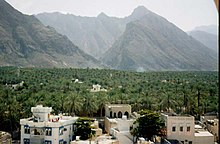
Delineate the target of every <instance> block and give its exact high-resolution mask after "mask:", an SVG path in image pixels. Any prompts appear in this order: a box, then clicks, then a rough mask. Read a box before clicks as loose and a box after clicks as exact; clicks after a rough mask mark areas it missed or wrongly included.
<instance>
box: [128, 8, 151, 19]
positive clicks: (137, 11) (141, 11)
mask: <svg viewBox="0 0 220 144" xmlns="http://www.w3.org/2000/svg"><path fill="white" fill-rule="evenodd" d="M149 12H150V11H149V10H148V9H147V8H145V7H144V6H138V7H137V8H135V9H134V11H133V13H132V14H131V16H132V17H135V18H139V17H142V16H144V15H146V14H148V13H149Z"/></svg>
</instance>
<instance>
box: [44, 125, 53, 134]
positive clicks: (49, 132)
mask: <svg viewBox="0 0 220 144" xmlns="http://www.w3.org/2000/svg"><path fill="white" fill-rule="evenodd" d="M45 135H46V136H52V128H50V127H46V128H45Z"/></svg>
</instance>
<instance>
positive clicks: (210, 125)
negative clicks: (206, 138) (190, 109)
mask: <svg viewBox="0 0 220 144" xmlns="http://www.w3.org/2000/svg"><path fill="white" fill-rule="evenodd" d="M206 128H207V130H208V131H209V132H211V133H212V134H213V135H214V139H215V141H216V142H219V120H218V119H214V120H207V122H206Z"/></svg>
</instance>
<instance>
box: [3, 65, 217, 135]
mask: <svg viewBox="0 0 220 144" xmlns="http://www.w3.org/2000/svg"><path fill="white" fill-rule="evenodd" d="M75 79H78V80H80V81H81V82H82V83H75ZM22 81H23V82H24V83H23V85H18V86H17V87H16V88H15V89H13V88H12V85H14V84H19V83H21V82H22ZM93 84H99V85H101V86H102V88H105V89H107V92H96V93H92V92H90V89H91V88H92V85H93ZM218 87H219V83H218V72H208V71H207V72H204V71H203V72H202V71H200V72H199V71H197V72H196V71H194V72H187V71H185V72H168V71H167V72H142V73H140V72H131V71H130V72H129V71H117V70H108V69H89V68H87V69H72V68H69V69H61V68H59V69H58V68H52V69H41V68H16V67H1V68H0V127H1V129H2V130H5V131H9V132H11V133H12V132H13V131H15V130H18V129H19V120H20V119H21V118H26V117H30V116H31V111H30V110H31V107H33V106H36V105H37V104H42V105H44V106H48V107H52V108H53V113H56V114H57V113H60V112H63V113H69V114H70V115H77V116H85V117H87V116H89V117H103V116H104V106H105V104H107V103H112V104H130V105H131V106H132V111H140V110H143V109H148V110H152V111H158V112H159V111H161V110H166V111H167V110H173V111H175V112H176V113H186V114H191V115H194V116H196V118H198V116H199V115H201V114H204V113H207V112H217V111H218V93H219V92H218Z"/></svg>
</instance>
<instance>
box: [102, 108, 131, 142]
mask: <svg viewBox="0 0 220 144" xmlns="http://www.w3.org/2000/svg"><path fill="white" fill-rule="evenodd" d="M130 116H131V106H130V105H128V104H108V105H106V106H105V120H104V125H105V131H106V132H107V133H108V134H110V135H112V136H113V137H117V135H118V134H119V133H120V135H124V136H125V137H126V138H129V139H132V138H133V136H131V134H130V127H131V126H132V125H133V122H134V120H135V119H132V118H131V117H130ZM119 141H120V139H119Z"/></svg>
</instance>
